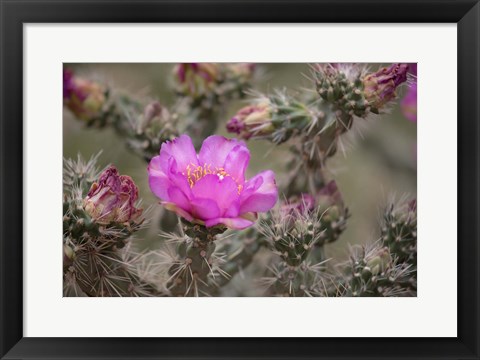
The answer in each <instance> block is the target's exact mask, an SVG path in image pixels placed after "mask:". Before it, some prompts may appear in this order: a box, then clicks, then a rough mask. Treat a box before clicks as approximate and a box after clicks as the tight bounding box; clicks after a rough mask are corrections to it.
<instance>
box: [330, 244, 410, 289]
mask: <svg viewBox="0 0 480 360" xmlns="http://www.w3.org/2000/svg"><path fill="white" fill-rule="evenodd" d="M356 250H357V251H356V252H355V253H354V254H353V255H352V256H351V260H350V261H351V262H350V264H349V265H348V266H347V269H348V270H347V271H348V273H349V280H348V281H347V282H346V283H343V284H342V285H341V286H342V287H343V288H342V289H341V291H340V294H336V295H337V296H362V297H363V296H376V297H379V296H415V295H416V287H417V285H416V278H415V277H414V276H412V275H413V269H412V268H411V266H410V265H408V264H406V263H401V262H398V260H396V259H394V257H393V256H392V255H391V254H390V250H389V248H388V247H383V246H382V245H381V243H376V244H374V246H373V247H370V248H366V247H362V248H360V249H356Z"/></svg>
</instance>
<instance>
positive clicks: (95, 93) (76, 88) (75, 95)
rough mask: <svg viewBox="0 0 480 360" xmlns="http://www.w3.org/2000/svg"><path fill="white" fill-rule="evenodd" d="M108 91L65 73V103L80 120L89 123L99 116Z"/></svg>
mask: <svg viewBox="0 0 480 360" xmlns="http://www.w3.org/2000/svg"><path fill="white" fill-rule="evenodd" d="M105 94H106V91H105V89H104V88H103V87H102V86H101V85H100V84H98V83H95V82H93V81H89V80H86V79H83V78H80V77H77V76H74V75H73V73H72V71H71V70H68V69H65V70H64V71H63V103H64V104H65V106H67V107H68V108H69V109H70V111H71V112H72V113H73V114H74V115H75V116H76V117H77V118H79V119H81V120H85V121H89V120H92V119H94V118H95V117H97V116H99V115H100V113H101V110H102V107H103V105H104V104H105V102H106V100H107V99H106V96H105Z"/></svg>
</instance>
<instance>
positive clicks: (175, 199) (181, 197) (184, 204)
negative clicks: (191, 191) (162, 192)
mask: <svg viewBox="0 0 480 360" xmlns="http://www.w3.org/2000/svg"><path fill="white" fill-rule="evenodd" d="M168 197H169V198H170V202H172V203H174V204H176V205H178V206H179V207H181V208H182V209H183V210H185V211H190V210H191V206H190V201H189V200H188V198H187V196H186V195H185V193H184V192H183V191H182V190H180V189H179V188H178V187H170V188H169V189H168Z"/></svg>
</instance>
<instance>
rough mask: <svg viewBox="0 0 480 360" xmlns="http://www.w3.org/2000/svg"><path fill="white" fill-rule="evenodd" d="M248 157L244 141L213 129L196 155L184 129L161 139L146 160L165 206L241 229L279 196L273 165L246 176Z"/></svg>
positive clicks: (192, 218) (194, 218) (199, 219)
mask: <svg viewBox="0 0 480 360" xmlns="http://www.w3.org/2000/svg"><path fill="white" fill-rule="evenodd" d="M249 160H250V152H249V150H248V148H247V147H246V145H245V143H244V142H243V141H239V140H236V139H227V138H225V137H223V136H218V135H213V136H210V137H208V138H207V139H205V140H204V142H203V144H202V147H201V149H200V151H199V153H198V155H197V154H196V152H195V149H194V147H193V144H192V140H191V139H190V137H188V136H187V135H182V136H180V137H178V138H176V139H174V140H172V141H168V142H165V143H163V144H162V148H161V150H160V155H159V156H156V157H154V158H153V159H152V160H151V161H150V164H149V166H148V173H149V183H150V189H151V190H152V192H153V193H154V194H155V195H156V196H158V197H159V198H160V199H161V200H162V202H161V203H162V204H163V205H164V206H165V208H167V209H168V210H170V211H174V212H175V213H177V214H178V215H179V216H181V217H183V218H185V219H186V220H188V221H190V222H192V223H198V224H202V225H205V226H206V227H212V226H215V225H219V224H223V225H225V226H227V227H229V228H233V229H244V228H246V227H249V226H251V225H253V223H254V221H255V219H256V215H257V213H258V212H265V211H268V210H270V209H271V208H272V207H273V206H274V205H275V203H276V202H277V197H278V192H277V186H276V184H275V175H274V173H273V172H272V171H270V170H266V171H262V172H260V173H259V174H257V175H256V176H254V177H253V178H251V179H250V180H246V179H245V171H246V169H247V166H248V162H249Z"/></svg>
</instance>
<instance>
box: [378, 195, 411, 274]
mask: <svg viewBox="0 0 480 360" xmlns="http://www.w3.org/2000/svg"><path fill="white" fill-rule="evenodd" d="M382 241H383V243H384V244H385V246H388V248H389V249H390V251H391V252H392V253H393V254H395V256H397V257H398V260H399V261H401V262H405V263H408V264H411V265H412V266H414V267H415V268H416V266H417V207H416V203H414V202H411V203H409V204H406V205H404V206H403V207H401V208H396V207H395V206H393V205H392V206H390V207H389V208H388V209H387V210H386V211H385V214H384V216H383V226H382Z"/></svg>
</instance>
